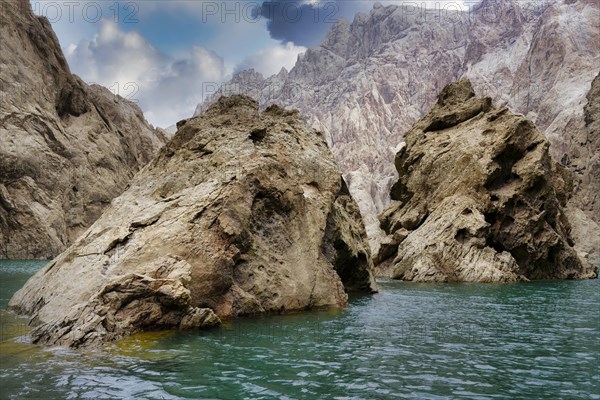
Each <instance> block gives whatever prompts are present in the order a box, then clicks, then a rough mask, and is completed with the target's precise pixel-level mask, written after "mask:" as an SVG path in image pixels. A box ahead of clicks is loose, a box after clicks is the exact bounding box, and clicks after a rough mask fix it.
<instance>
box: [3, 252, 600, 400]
mask: <svg viewBox="0 0 600 400" xmlns="http://www.w3.org/2000/svg"><path fill="white" fill-rule="evenodd" d="M43 265H44V263H37V264H31V263H30V262H18V263H15V262H7V261H4V262H2V263H1V264H0V282H1V284H0V289H1V293H0V294H1V298H2V307H5V306H6V303H7V302H8V298H9V297H10V296H11V295H12V293H14V291H16V290H17V289H18V288H19V287H20V286H21V285H22V284H23V283H24V282H25V281H26V279H27V278H28V277H29V276H30V275H31V274H33V273H34V272H35V270H37V269H39V268H41V267H42V266H43ZM380 287H381V293H379V294H377V295H374V296H372V297H370V296H362V297H354V298H352V299H351V301H350V307H349V308H348V309H344V310H322V311H316V312H307V313H299V314H292V315H283V316H264V317H258V318H248V319H240V320H233V321H228V322H227V323H226V324H225V325H224V326H223V327H222V328H220V329H215V330H209V331H201V332H177V331H167V332H149V333H143V334H139V335H134V336H132V337H130V338H125V339H123V340H121V341H118V342H116V343H112V344H109V345H107V346H106V347H104V348H102V349H96V350H88V351H83V352H74V351H70V350H65V349H42V348H39V347H37V346H32V345H30V344H27V343H23V340H22V339H20V338H19V335H20V334H21V333H25V334H26V331H20V330H19V328H17V329H16V330H14V331H13V330H10V329H7V330H6V331H5V336H4V337H3V339H4V340H3V341H2V343H0V355H1V360H2V361H1V374H0V388H1V390H0V398H9V399H10V398H13V399H35V398H43V399H64V398H73V399H79V398H95V399H116V398H132V399H201V398H226V399H244V398H253V399H254V398H257V399H280V398H290V399H297V398H306V399H313V398H314V399H327V398H351V399H352V398H356V399H365V398H369V399H370V398H374V399H389V398H425V399H445V398H472V399H491V398H494V399H552V400H554V399H562V398H568V399H600V387H599V382H600V372H599V369H598V366H599V365H600V341H599V335H600V333H599V331H600V282H599V281H598V280H594V281H568V282H539V283H526V284H525V283H523V284H514V285H478V284H465V285H460V284H450V285H435V284H434V285H423V284H407V283H401V282H390V281H382V282H380ZM11 318H12V319H11ZM14 318H16V317H14V316H11V315H9V314H7V313H4V312H3V313H1V314H0V319H1V320H2V323H3V324H5V323H6V324H9V323H11V321H12V323H14V321H15V320H14ZM17 320H18V319H17ZM14 335H17V336H14Z"/></svg>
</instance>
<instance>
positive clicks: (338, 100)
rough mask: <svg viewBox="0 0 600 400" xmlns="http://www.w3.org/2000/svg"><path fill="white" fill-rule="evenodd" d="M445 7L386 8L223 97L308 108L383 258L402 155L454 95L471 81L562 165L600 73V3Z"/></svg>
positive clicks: (568, 0) (342, 26) (341, 26)
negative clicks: (532, 129)
mask: <svg viewBox="0 0 600 400" xmlns="http://www.w3.org/2000/svg"><path fill="white" fill-rule="evenodd" d="M433 3H434V2H431V4H433ZM435 3H436V4H437V6H438V7H437V8H433V6H432V8H431V9H427V10H426V9H423V8H420V5H421V2H419V1H415V2H405V3H404V4H401V5H398V6H396V5H392V6H387V7H382V6H381V5H377V4H376V5H375V6H374V7H373V10H371V11H370V12H369V13H368V14H363V13H359V14H357V15H356V16H355V18H354V20H353V21H352V22H351V23H350V22H348V21H344V20H341V21H339V22H338V23H336V24H335V25H333V26H332V28H331V30H330V32H329V34H328V35H327V36H326V37H325V38H324V40H323V42H322V43H321V45H320V46H318V47H316V48H313V49H310V50H308V51H307V52H306V53H305V54H304V55H303V56H301V57H299V59H298V61H297V62H296V65H295V66H294V68H293V69H292V70H291V71H289V72H288V71H286V70H282V71H281V72H280V73H279V74H277V75H274V76H271V77H269V78H264V77H263V76H262V75H260V74H258V73H255V72H253V71H243V72H241V73H239V74H236V75H235V76H234V77H233V79H232V80H231V81H230V82H229V83H228V84H226V85H224V86H223V87H222V88H221V90H219V92H218V93H217V94H216V96H219V95H221V94H227V93H243V94H248V95H250V96H252V97H254V98H257V99H258V100H259V101H260V103H261V105H263V106H266V105H269V104H272V103H277V104H279V105H281V106H283V107H294V108H297V109H299V110H300V112H301V113H302V115H303V116H304V117H305V118H306V119H307V121H308V122H309V124H311V125H312V126H314V127H316V128H317V129H319V130H322V131H323V132H325V134H326V136H327V140H328V143H329V145H330V146H331V148H332V151H333V154H334V156H335V157H336V160H337V161H338V164H339V165H340V167H341V169H342V172H343V173H344V176H345V177H346V180H347V182H348V186H349V188H350V192H351V193H352V195H353V196H354V198H355V199H356V200H357V202H358V204H359V206H360V208H361V211H362V214H363V216H364V218H365V223H366V225H367V232H368V233H369V236H370V238H371V244H372V245H373V246H374V247H377V242H378V240H377V238H378V237H380V236H381V231H380V230H379V223H378V221H377V215H378V214H379V213H380V212H381V211H382V210H383V209H384V208H385V206H386V205H387V204H388V203H389V201H390V199H389V190H390V187H391V185H392V184H393V182H394V181H395V180H396V178H397V176H396V175H395V169H394V168H393V159H394V155H395V154H396V151H397V148H398V145H399V144H400V143H401V142H402V140H403V135H404V133H405V132H406V131H407V130H408V129H409V128H410V127H411V126H412V124H413V123H415V122H416V121H417V120H418V119H419V118H421V117H422V116H424V115H425V114H426V113H427V112H429V110H430V109H431V107H432V106H433V104H434V103H435V99H436V96H437V94H438V93H439V92H440V90H441V89H442V88H443V87H444V86H445V85H447V84H449V83H450V82H453V81H455V80H457V79H459V78H461V77H467V78H469V79H470V80H471V81H472V82H473V86H474V87H475V89H476V91H477V93H482V94H483V95H486V96H490V97H492V98H493V99H494V101H495V102H496V104H498V105H508V106H509V107H510V108H511V109H513V110H515V111H516V112H519V113H522V114H524V115H526V116H527V117H528V118H529V119H530V120H531V121H533V122H534V123H535V124H536V125H537V126H538V127H539V128H540V129H541V130H542V131H543V132H544V134H545V135H546V136H547V137H548V139H549V140H550V142H551V144H552V146H551V154H552V155H553V156H554V158H555V159H556V160H561V158H562V157H563V155H564V154H565V153H568V148H569V144H570V142H571V134H572V133H573V132H574V130H572V129H565V127H567V126H568V125H569V124H570V123H572V122H573V121H575V120H577V119H579V118H580V116H581V115H582V108H583V106H584V104H585V102H586V101H585V95H586V93H587V92H588V90H589V85H590V82H591V81H592V80H593V79H594V77H595V76H596V74H598V71H599V70H600V49H599V44H600V26H599V22H598V21H600V2H598V1H597V0H576V1H573V0H551V1H517V0H498V1H490V0H484V1H483V2H481V4H479V5H477V6H476V7H474V8H473V9H472V10H471V11H470V12H456V11H454V10H456V7H455V5H454V4H452V3H453V2H435ZM470 3H472V4H474V3H476V2H470ZM210 102H212V99H210V100H209V102H208V104H209V103H210ZM205 107H206V105H200V106H199V108H198V112H199V111H201V110H203V109H205ZM596 221H597V222H600V221H599V220H596Z"/></svg>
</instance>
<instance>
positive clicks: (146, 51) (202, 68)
mask: <svg viewBox="0 0 600 400" xmlns="http://www.w3.org/2000/svg"><path fill="white" fill-rule="evenodd" d="M66 56H67V60H68V61H69V65H70V66H71V69H72V70H73V71H74V72H75V73H77V74H79V75H81V77H82V78H83V79H84V80H85V81H87V82H94V83H99V84H101V85H103V86H106V87H108V88H110V89H111V90H112V91H113V92H114V93H117V94H120V95H121V96H123V97H126V98H129V99H132V100H138V101H139V103H140V106H141V107H142V109H143V110H144V112H145V114H146V117H147V118H148V120H149V121H150V122H152V123H153V124H155V125H158V126H168V125H171V124H173V123H174V122H177V121H178V120H180V119H183V118H187V117H189V116H190V115H191V114H192V113H193V110H194V108H195V106H196V104H197V103H198V102H199V101H201V100H202V98H203V88H204V85H205V84H206V83H207V82H221V81H222V80H223V79H224V76H225V67H224V61H223V59H222V58H221V57H220V56H219V55H218V54H216V53H215V52H213V51H210V50H208V49H206V48H204V47H201V46H194V47H192V48H191V49H190V50H189V52H188V54H186V55H185V56H184V57H182V58H180V59H173V58H171V57H168V56H166V55H164V54H161V53H160V52H159V51H157V50H156V48H155V47H154V46H152V44H151V43H150V42H149V41H148V40H146V38H144V37H143V36H142V35H140V34H139V33H137V32H134V31H131V32H124V31H122V30H120V29H119V27H118V25H117V24H116V23H114V22H111V21H103V22H102V23H101V24H100V29H99V31H98V33H97V34H96V35H95V36H94V38H93V39H92V40H89V41H88V40H82V41H81V42H80V43H79V44H77V45H69V46H68V48H67V51H66Z"/></svg>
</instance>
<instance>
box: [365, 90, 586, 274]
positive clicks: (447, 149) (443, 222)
mask: <svg viewBox="0 0 600 400" xmlns="http://www.w3.org/2000/svg"><path fill="white" fill-rule="evenodd" d="M405 138H406V147H404V148H402V150H400V151H399V152H398V154H397V155H396V160H395V166H396V169H397V171H398V173H399V180H398V182H396V183H395V184H394V186H393V187H392V190H391V198H392V200H393V201H392V203H391V204H390V206H388V207H387V208H386V210H385V211H384V212H383V214H382V215H381V217H380V219H381V225H382V227H383V228H384V230H385V232H386V233H387V234H388V235H389V236H388V237H387V238H386V240H384V241H383V244H382V246H381V252H380V253H379V255H378V257H377V262H378V266H377V271H378V273H379V274H381V275H383V276H387V277H391V278H394V279H402V280H410V281H421V282H423V281H436V282H456V281H459V282H462V281H466V282H514V281H519V280H529V279H574V278H594V277H596V276H597V275H596V271H595V268H594V267H593V266H592V265H591V264H590V263H589V262H588V261H587V260H585V259H580V258H579V256H578V254H577V252H576V250H575V248H574V242H573V239H572V237H571V234H570V233H571V226H570V224H569V221H568V219H567V217H566V216H565V212H564V208H565V207H566V205H567V202H568V200H569V198H570V196H571V194H572V188H573V177H572V173H571V172H570V171H569V170H567V169H566V168H565V167H563V166H562V165H560V164H559V163H557V162H555V161H553V160H552V158H551V157H550V154H549V147H550V145H549V143H548V141H547V140H546V139H545V138H544V136H543V134H542V133H541V132H540V131H539V130H538V129H537V128H536V127H535V125H534V124H533V123H532V122H531V121H529V120H528V119H526V118H525V117H523V116H521V115H515V114H513V113H512V112H510V111H509V110H508V108H507V107H502V108H494V107H492V102H491V99H490V98H489V97H488V98H478V97H476V96H475V92H474V91H473V87H472V85H471V83H470V82H469V81H468V80H462V81H459V82H455V83H453V84H451V85H449V86H447V87H446V88H444V90H443V91H442V92H441V93H440V95H439V98H438V101H437V104H436V105H435V106H434V108H433V109H432V110H431V112H430V113H429V114H428V115H427V116H425V117H424V118H423V119H421V120H420V121H418V122H417V123H416V124H415V125H414V126H413V127H412V128H411V129H410V130H409V131H408V132H407V133H406V137H405Z"/></svg>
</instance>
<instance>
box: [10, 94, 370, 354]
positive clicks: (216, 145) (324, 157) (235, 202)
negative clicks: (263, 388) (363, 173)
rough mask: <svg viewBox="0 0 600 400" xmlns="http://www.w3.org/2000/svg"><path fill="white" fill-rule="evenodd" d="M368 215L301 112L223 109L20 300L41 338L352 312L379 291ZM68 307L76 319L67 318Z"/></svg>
mask: <svg viewBox="0 0 600 400" xmlns="http://www.w3.org/2000/svg"><path fill="white" fill-rule="evenodd" d="M372 265H373V264H372V261H371V255H370V250H369V246H368V242H367V238H366V232H365V229H364V226H363V223H362V220H361V217H360V213H359V211H358V207H357V205H356V203H355V202H354V200H353V199H352V197H351V196H350V195H349V192H348V189H347V187H346V185H345V183H344V181H343V179H342V177H341V174H340V172H339V170H338V167H337V166H336V164H335V162H334V160H333V157H332V155H331V153H330V151H329V149H328V147H327V143H326V142H325V139H324V137H323V135H322V134H321V133H320V132H318V131H316V130H313V129H309V128H307V127H306V126H305V125H304V123H303V122H302V121H301V120H300V119H299V114H298V112H296V111H287V110H284V109H281V108H279V107H277V106H273V107H269V108H268V109H267V110H266V111H264V112H262V113H259V111H258V103H257V102H255V101H254V100H252V99H250V98H248V97H243V96H233V97H228V98H225V97H224V98H221V99H220V100H218V101H217V102H216V103H215V104H214V105H213V106H212V107H211V108H210V109H209V110H208V111H207V112H206V113H205V114H204V115H202V116H200V117H198V118H193V119H190V120H189V121H187V123H185V124H184V125H182V127H181V129H179V131H178V132H177V134H176V135H175V136H174V138H173V139H172V140H171V141H170V142H169V143H168V144H167V145H166V146H165V147H164V148H163V149H162V150H161V151H160V154H159V156H158V157H157V158H156V159H155V160H154V161H152V162H151V163H150V164H148V165H147V166H146V167H145V168H144V169H143V170H142V171H141V172H139V173H138V174H137V175H136V176H135V177H134V179H133V181H132V182H131V184H130V187H129V188H128V189H127V190H126V191H125V192H124V193H123V194H122V195H121V196H120V197H118V198H116V199H115V200H113V202H112V204H111V205H110V206H109V207H108V208H107V209H106V211H105V212H104V214H103V215H102V216H101V217H100V218H99V219H98V220H97V221H96V222H95V223H94V224H93V225H92V226H91V228H89V229H88V230H87V232H86V233H85V234H84V235H83V236H81V237H80V238H79V239H78V240H77V241H76V242H75V243H74V244H73V246H71V247H70V248H69V249H68V250H67V251H66V252H64V253H63V254H61V255H60V256H58V257H57V258H56V259H55V260H54V261H53V262H52V263H51V264H50V265H48V266H47V267H46V268H44V269H43V270H42V271H40V272H39V273H38V274H36V275H35V276H34V277H33V278H31V279H30V280H29V281H28V282H27V284H26V285H25V287H24V288H23V289H21V290H20V291H19V292H17V293H16V294H15V296H14V297H13V298H12V300H11V301H10V308H11V309H13V310H15V311H17V312H19V313H21V314H28V315H30V317H31V321H32V323H33V324H34V325H36V326H37V328H36V329H35V330H34V331H33V338H34V341H36V342H38V343H45V344H60V345H67V346H73V347H78V346H83V345H93V344H97V343H101V342H104V341H108V340H113V339H116V338H119V337H121V336H123V335H127V334H130V333H133V332H137V331H143V330H149V329H161V328H175V327H180V328H191V327H204V326H210V325H213V324H215V323H218V319H219V318H221V319H222V318H230V317H236V316H241V315H251V314H257V313H271V312H288V311H294V310H304V309H310V308H320V307H330V306H334V307H343V306H346V304H347V298H348V297H347V292H353V291H356V292H373V291H375V290H376V286H375V283H374V279H373V275H372ZM65 310H69V311H68V312H67V313H65Z"/></svg>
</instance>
